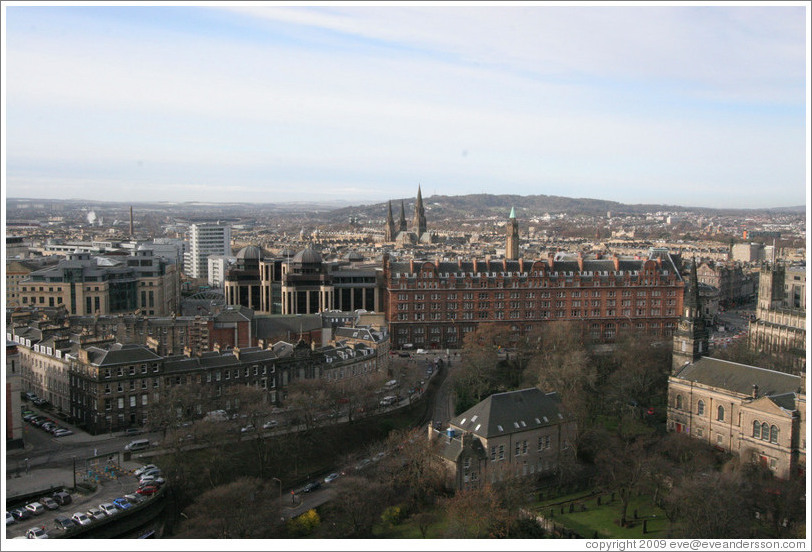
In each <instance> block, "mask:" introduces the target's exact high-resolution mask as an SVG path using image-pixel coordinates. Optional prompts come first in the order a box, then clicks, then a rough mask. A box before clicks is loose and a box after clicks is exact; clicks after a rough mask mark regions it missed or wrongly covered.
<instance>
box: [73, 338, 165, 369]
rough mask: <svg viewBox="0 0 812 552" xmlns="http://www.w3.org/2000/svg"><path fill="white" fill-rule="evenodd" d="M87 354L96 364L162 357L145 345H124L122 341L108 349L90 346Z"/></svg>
mask: <svg viewBox="0 0 812 552" xmlns="http://www.w3.org/2000/svg"><path fill="white" fill-rule="evenodd" d="M87 356H88V360H90V363H91V364H94V365H96V366H105V365H112V364H126V363H132V362H151V361H155V360H161V358H162V357H160V356H158V355H157V354H155V353H154V352H152V351H151V350H150V349H148V348H147V347H145V346H143V345H122V344H121V343H115V344H113V345H111V346H110V348H108V349H101V348H99V347H88V348H87Z"/></svg>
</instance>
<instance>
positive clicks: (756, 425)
mask: <svg viewBox="0 0 812 552" xmlns="http://www.w3.org/2000/svg"><path fill="white" fill-rule="evenodd" d="M753 438H755V439H761V422H759V421H758V420H756V421H754V422H753Z"/></svg>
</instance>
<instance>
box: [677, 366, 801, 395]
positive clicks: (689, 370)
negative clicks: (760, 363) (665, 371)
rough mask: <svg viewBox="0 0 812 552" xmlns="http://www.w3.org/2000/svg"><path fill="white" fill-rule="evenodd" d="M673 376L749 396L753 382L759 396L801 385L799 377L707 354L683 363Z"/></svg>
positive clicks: (796, 387) (787, 391)
mask: <svg viewBox="0 0 812 552" xmlns="http://www.w3.org/2000/svg"><path fill="white" fill-rule="evenodd" d="M673 377H674V378H677V379H681V380H685V381H693V382H696V383H700V384H702V385H706V386H708V387H718V388H721V389H726V390H728V391H732V392H734V393H739V394H741V395H752V393H753V385H758V396H759V397H773V396H776V395H783V394H785V393H794V392H795V391H797V390H798V389H799V388H800V386H801V378H800V377H799V376H795V375H792V374H787V373H784V372H776V371H774V370H767V369H766V368H759V367H757V366H748V365H746V364H739V363H737V362H730V361H727V360H721V359H718V358H710V357H702V358H700V359H699V360H697V361H696V362H694V363H693V364H688V365H686V366H685V367H684V368H682V369H681V370H680V371H679V372H677V373H676V374H675V375H674V376H673Z"/></svg>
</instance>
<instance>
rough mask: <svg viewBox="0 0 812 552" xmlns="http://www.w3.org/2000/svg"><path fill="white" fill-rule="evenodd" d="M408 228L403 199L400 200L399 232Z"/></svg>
mask: <svg viewBox="0 0 812 552" xmlns="http://www.w3.org/2000/svg"><path fill="white" fill-rule="evenodd" d="M406 230H407V228H406V208H405V207H404V206H403V200H402V199H401V200H400V220H399V221H398V232H405V231H406Z"/></svg>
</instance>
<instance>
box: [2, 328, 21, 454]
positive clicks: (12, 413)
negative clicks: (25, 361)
mask: <svg viewBox="0 0 812 552" xmlns="http://www.w3.org/2000/svg"><path fill="white" fill-rule="evenodd" d="M22 389H23V387H22V374H21V369H20V352H19V349H18V348H17V344H16V343H14V342H13V341H9V340H6V389H5V401H3V402H4V404H5V406H6V449H7V450H11V449H16V448H22V447H23V446H25V442H24V441H23V419H22V412H21V410H20V392H21V391H22Z"/></svg>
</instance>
